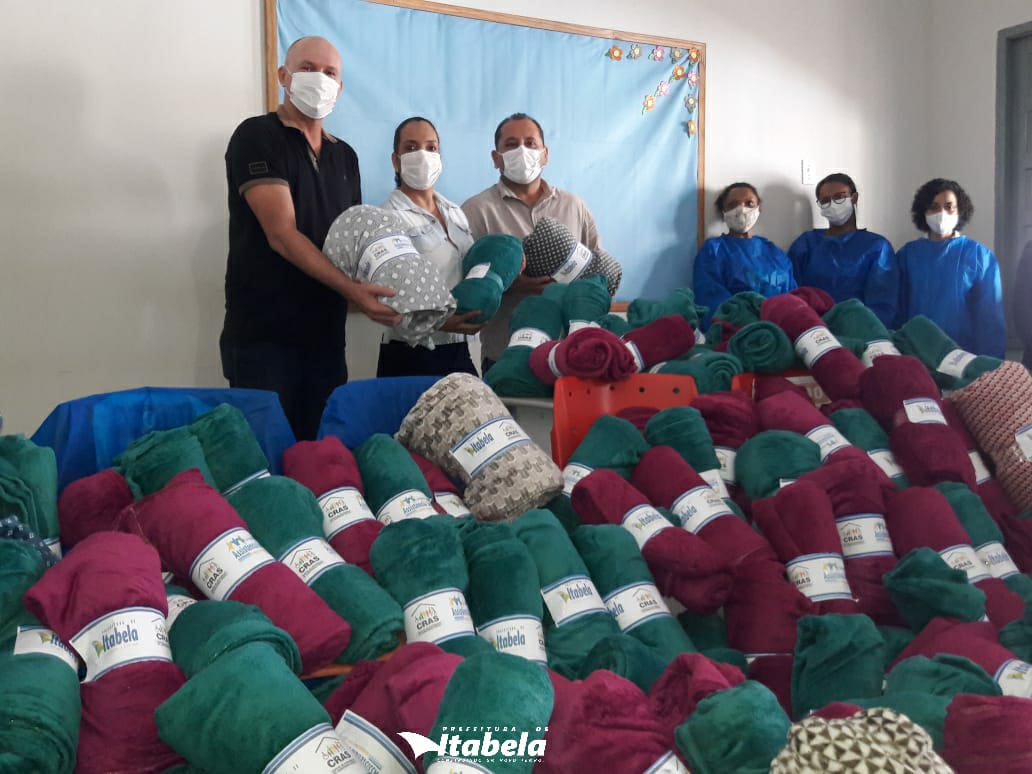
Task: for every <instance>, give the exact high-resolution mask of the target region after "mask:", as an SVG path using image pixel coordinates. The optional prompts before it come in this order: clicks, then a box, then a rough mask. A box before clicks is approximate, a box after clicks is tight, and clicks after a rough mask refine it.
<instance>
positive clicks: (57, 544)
mask: <svg viewBox="0 0 1032 774" xmlns="http://www.w3.org/2000/svg"><path fill="white" fill-rule="evenodd" d="M43 545H45V546H46V547H47V548H49V549H50V553H52V554H53V555H54V556H56V557H57V558H58V559H60V558H61V538H59V537H52V538H43Z"/></svg>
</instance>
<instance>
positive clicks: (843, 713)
mask: <svg viewBox="0 0 1032 774" xmlns="http://www.w3.org/2000/svg"><path fill="white" fill-rule="evenodd" d="M863 711H864V708H863V707H861V706H860V705H859V704H850V703H849V702H847V701H833V702H832V703H831V704H825V705H824V706H823V707H821V708H820V709H818V710H814V711H813V712H811V713H810V715H811V716H812V717H818V718H823V719H824V720H842V719H844V718H851V717H853V715H855V714H856V713H858V712H863Z"/></svg>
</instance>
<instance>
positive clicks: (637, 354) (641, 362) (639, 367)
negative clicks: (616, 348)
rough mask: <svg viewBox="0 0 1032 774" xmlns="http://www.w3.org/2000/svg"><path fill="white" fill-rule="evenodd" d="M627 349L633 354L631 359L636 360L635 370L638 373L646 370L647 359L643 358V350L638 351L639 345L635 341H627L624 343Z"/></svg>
mask: <svg viewBox="0 0 1032 774" xmlns="http://www.w3.org/2000/svg"><path fill="white" fill-rule="evenodd" d="M623 345H624V346H625V347H627V351H628V352H630V353H631V357H633V358H634V369H635V370H636V371H644V370H645V358H643V357H642V356H641V350H640V349H638V345H637V344H635V343H634V342H633V341H625V342H624V343H623Z"/></svg>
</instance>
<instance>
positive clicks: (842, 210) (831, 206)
mask: <svg viewBox="0 0 1032 774" xmlns="http://www.w3.org/2000/svg"><path fill="white" fill-rule="evenodd" d="M821 215H822V216H824V217H825V218H827V219H828V223H830V224H831V225H833V226H841V225H842V224H843V223H845V222H846V221H847V220H849V219H850V218H851V217H853V200H852V199H843V200H842V201H840V202H828V203H827V204H822V205H821Z"/></svg>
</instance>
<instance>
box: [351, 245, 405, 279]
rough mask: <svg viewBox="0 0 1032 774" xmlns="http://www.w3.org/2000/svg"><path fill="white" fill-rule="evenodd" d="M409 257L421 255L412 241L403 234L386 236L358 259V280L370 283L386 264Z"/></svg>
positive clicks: (367, 248)
mask: <svg viewBox="0 0 1032 774" xmlns="http://www.w3.org/2000/svg"><path fill="white" fill-rule="evenodd" d="M407 255H419V251H418V250H416V248H415V247H414V246H413V244H412V240H411V239H409V238H408V237H407V236H405V235H403V234H401V235H397V236H385V237H382V238H380V239H377V240H376V241H375V242H371V243H370V244H369V246H368V247H366V249H365V250H363V251H362V257H361V258H359V259H358V279H360V280H362V281H363V282H369V281H370V280H371V279H372V277H373V275H374V274H376V272H378V271H379V270H380V269H382V268H383V267H384V265H385V264H387V263H390V262H391V261H393V260H395V259H397V258H402V257H404V256H407Z"/></svg>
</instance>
